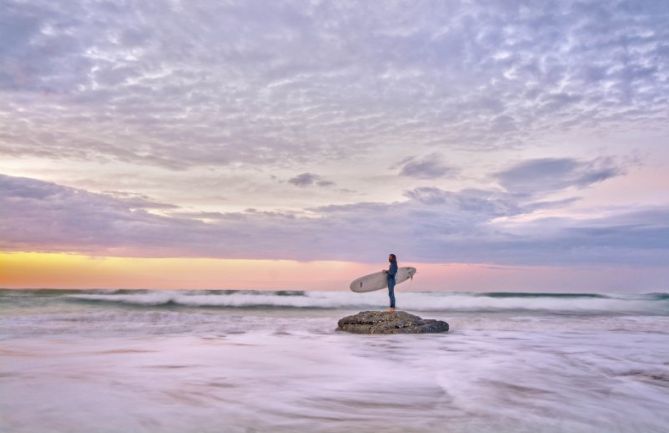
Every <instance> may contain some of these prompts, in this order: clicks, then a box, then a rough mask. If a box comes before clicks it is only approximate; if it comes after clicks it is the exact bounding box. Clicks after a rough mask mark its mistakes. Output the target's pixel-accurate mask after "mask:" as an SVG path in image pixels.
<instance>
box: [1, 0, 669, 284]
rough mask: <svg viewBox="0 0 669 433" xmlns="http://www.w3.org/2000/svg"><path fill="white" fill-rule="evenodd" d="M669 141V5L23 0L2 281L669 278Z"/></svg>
mask: <svg viewBox="0 0 669 433" xmlns="http://www.w3.org/2000/svg"><path fill="white" fill-rule="evenodd" d="M668 137H669V3H668V2H666V1H664V0H658V1H644V0H634V1H607V2H602V1H556V2H550V1H536V2H535V1H529V0H528V1H415V0H413V1H406V2H402V1H383V2H367V1H355V2H346V1H338V2H329V1H272V2H269V1H243V2H242V1H240V2H236V1H224V2H223V1H218V0H202V1H178V0H172V1H137V2H133V1H109V2H104V1H71V2H66V3H58V2H53V1H47V0H44V1H38V0H30V1H13V0H0V251H2V252H3V253H2V255H0V259H1V260H4V261H5V266H4V272H5V275H4V277H3V276H2V272H3V271H2V270H0V285H2V284H3V283H4V285H5V286H34V285H39V286H50V283H49V280H48V279H47V280H46V281H45V280H44V279H43V278H44V273H45V272H46V269H47V268H49V265H48V263H52V262H50V261H49V260H53V258H54V257H56V256H63V255H67V256H68V257H70V258H72V257H79V259H77V260H78V261H77V262H76V264H70V265H68V266H70V268H68V269H70V271H71V272H70V273H71V274H72V275H73V276H71V278H70V279H68V280H67V282H61V283H60V284H61V285H67V286H86V285H87V284H89V283H90V282H91V281H93V280H92V279H91V278H92V277H91V275H90V273H89V272H85V270H86V269H89V270H90V266H91V263H99V262H100V260H105V258H106V259H108V260H124V259H127V260H131V259H130V258H132V260H139V262H133V263H146V266H149V265H148V264H149V263H152V262H151V260H154V259H155V260H161V259H165V260H168V259H169V260H170V262H169V263H172V264H171V265H167V264H165V265H164V266H165V267H166V268H165V269H167V268H168V267H169V268H170V269H172V270H174V269H176V268H179V269H181V268H183V269H182V271H180V272H181V273H180V274H179V273H178V272H177V271H173V272H177V273H176V274H175V278H176V277H179V278H177V279H178V281H179V282H180V283H179V284H183V285H185V286H189V285H190V286H198V287H200V286H206V287H231V286H235V287H237V286H239V287H244V286H249V287H250V286H254V287H267V288H272V287H274V286H277V287H278V286H281V285H282V284H283V285H290V286H295V285H298V286H299V285H302V286H309V285H310V284H311V285H314V286H318V287H319V288H339V287H341V286H342V285H343V286H344V287H345V284H343V282H344V281H348V280H349V279H352V278H354V277H355V276H357V275H355V274H354V271H355V272H358V271H363V270H364V269H366V268H370V267H371V270H372V271H373V270H377V268H378V267H380V266H383V264H384V261H385V256H386V254H387V253H388V252H391V251H393V252H396V253H397V254H398V256H400V260H401V262H402V263H411V264H414V265H416V266H417V267H419V273H420V265H422V266H423V267H424V269H426V270H428V269H429V270H430V271H429V272H428V273H426V275H427V274H429V275H430V276H429V278H427V277H426V279H425V280H424V281H423V284H424V286H422V288H429V289H443V288H446V289H454V290H455V289H459V288H465V289H468V290H476V289H481V290H494V289H496V288H500V287H502V288H504V289H509V290H511V289H519V290H530V289H537V290H540V289H543V288H547V289H550V290H561V289H563V290H576V289H578V290H582V289H587V290H631V291H640V290H641V291H650V290H666V289H667V287H666V281H668V280H669V194H667V189H668V187H669V138H668ZM176 259H178V260H181V261H180V262H179V263H180V266H181V268H180V267H179V266H176V267H175V265H174V263H175V262H174V260H176ZM198 260H207V263H208V265H207V266H208V268H207V269H209V271H211V275H210V274H208V273H207V272H204V273H203V274H202V275H205V274H206V275H207V276H206V277H201V278H200V279H189V278H188V277H187V274H188V269H189V265H188V264H189V263H190V264H194V263H200V264H202V262H201V261H200V262H198ZM277 260H280V261H281V262H278V261H277ZM142 261H144V262H142ZM249 261H252V263H254V265H253V267H254V268H256V269H262V270H263V272H265V271H266V274H267V275H268V277H267V278H266V279H263V280H262V281H261V282H258V281H256V283H253V282H252V281H251V279H248V280H244V277H243V275H244V272H248V271H247V270H245V271H244V272H242V271H240V269H241V268H240V267H239V266H241V265H240V263H249ZM10 263H11V267H12V268H13V269H14V271H13V272H14V274H11V272H12V271H9V270H8V269H9V268H10V266H9V264H10ZM63 263H64V262H63ZM128 263H130V262H128ZM153 263H155V262H153ZM166 263H167V262H166ZM235 264H236V265H235ZM198 266H199V265H198ZM342 266H343V267H342ZM19 267H21V269H23V271H22V272H23V274H22V275H23V276H22V277H21V278H22V279H19V278H18V277H16V275H18V274H17V271H16V269H18V268H19ZM463 267H465V268H466V269H468V270H469V271H467V272H464V271H463V272H464V273H462V272H460V271H458V269H463ZM140 268H141V266H140ZM223 268H225V269H228V270H229V271H230V272H231V273H235V275H236V277H235V278H237V279H236V280H235V281H234V282H233V281H226V280H225V278H222V277H220V275H218V276H217V274H216V269H223ZM126 269H129V268H126ZM146 269H148V267H147V268H146ZM234 269H237V270H236V271H235V270H234ZM288 269H290V276H289V277H285V279H284V280H282V281H283V283H281V284H273V281H274V280H273V279H272V278H273V277H272V276H275V277H276V275H284V274H285V272H287V271H286V270H288ZM282 270H283V271H282ZM335 270H336V272H335ZM495 270H496V271H495ZM123 272H124V266H121V265H119V266H118V267H117V268H115V273H114V276H115V277H114V278H112V277H111V276H109V279H108V280H107V283H105V281H100V280H99V279H95V280H94V281H95V284H97V285H98V286H114V285H117V286H128V287H135V286H146V285H147V284H150V282H147V280H145V279H141V278H139V279H138V277H137V275H139V274H141V270H135V271H133V272H134V273H133V272H130V271H129V270H128V271H127V272H126V274H123ZM147 272H148V271H147ZM152 272H154V271H152ZM251 272H252V271H251ZM277 272H278V273H279V274H277ZM282 272H284V273H282ZM332 272H335V274H334V275H339V277H333V276H332V275H331V274H330V273H332ZM10 274H11V275H13V276H10ZM38 274H40V275H41V277H40V278H42V280H39V283H38V282H37V281H38V280H37V279H36V278H37V275H38ZM49 275H50V274H49ZM77 275H81V278H79V279H77ZM124 275H125V276H124ZM317 275H323V278H321V279H320V280H319V279H318V278H316V277H315V276H317ZM486 275H487V277H485V276H486ZM284 276H285V275H284ZM349 277H351V278H349ZM277 278H278V277H277ZM282 278H283V277H282ZM323 279H327V280H328V281H330V283H327V282H323V281H321V280H323ZM54 281H55V280H54ZM254 281H255V280H254ZM455 282H457V284H456V283H455ZM54 284H55V283H54ZM90 284H93V283H90ZM254 284H255V285H254ZM156 286H161V284H156ZM304 288H309V287H304Z"/></svg>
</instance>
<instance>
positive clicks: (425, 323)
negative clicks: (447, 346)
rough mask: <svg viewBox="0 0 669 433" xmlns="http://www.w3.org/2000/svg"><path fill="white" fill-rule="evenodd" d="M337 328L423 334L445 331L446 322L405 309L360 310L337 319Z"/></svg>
mask: <svg viewBox="0 0 669 433" xmlns="http://www.w3.org/2000/svg"><path fill="white" fill-rule="evenodd" d="M338 324H339V327H338V328H337V330H339V331H346V332H352V333H354V334H425V333H428V332H447V331H448V323H446V322H444V321H442V320H433V319H422V318H420V317H418V316H415V315H413V314H409V313H407V312H406V311H395V312H392V313H391V312H386V311H362V312H360V313H358V314H354V315H352V316H346V317H344V318H342V319H340V320H339V323H338Z"/></svg>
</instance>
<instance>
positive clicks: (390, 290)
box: [388, 280, 395, 308]
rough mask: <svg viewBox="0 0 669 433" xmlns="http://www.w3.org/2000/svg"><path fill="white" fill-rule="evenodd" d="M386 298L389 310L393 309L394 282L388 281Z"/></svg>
mask: <svg viewBox="0 0 669 433" xmlns="http://www.w3.org/2000/svg"><path fill="white" fill-rule="evenodd" d="M388 297H389V298H390V308H395V280H388Z"/></svg>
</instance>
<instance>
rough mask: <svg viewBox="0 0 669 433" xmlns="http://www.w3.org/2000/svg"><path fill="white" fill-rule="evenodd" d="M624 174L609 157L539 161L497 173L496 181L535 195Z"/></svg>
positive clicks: (541, 159) (587, 184) (581, 185)
mask: <svg viewBox="0 0 669 433" xmlns="http://www.w3.org/2000/svg"><path fill="white" fill-rule="evenodd" d="M623 173H624V170H623V168H622V167H621V166H619V165H616V164H615V163H614V162H613V161H612V160H611V159H608V158H600V159H595V160H593V161H579V160H576V159H572V158H540V159H532V160H527V161H522V162H520V163H517V164H515V165H513V166H511V167H509V168H508V169H506V170H504V171H501V172H499V173H497V175H496V178H497V180H498V181H499V183H500V185H502V186H503V187H504V188H505V189H506V190H507V191H509V192H513V193H517V194H526V195H536V194H545V193H550V192H555V191H559V190H562V189H565V188H568V187H578V188H583V187H586V186H589V185H591V184H593V183H597V182H601V181H604V180H606V179H609V178H612V177H615V176H619V175H621V174H623Z"/></svg>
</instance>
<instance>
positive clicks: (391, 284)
mask: <svg viewBox="0 0 669 433" xmlns="http://www.w3.org/2000/svg"><path fill="white" fill-rule="evenodd" d="M388 261H389V262H390V266H389V267H388V270H384V271H383V272H385V273H386V278H387V279H388V297H389V298H390V309H389V310H388V311H390V312H391V313H392V312H393V311H395V274H397V256H395V254H390V255H389V256H388Z"/></svg>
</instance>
